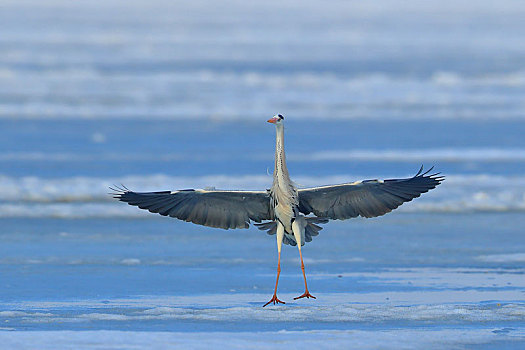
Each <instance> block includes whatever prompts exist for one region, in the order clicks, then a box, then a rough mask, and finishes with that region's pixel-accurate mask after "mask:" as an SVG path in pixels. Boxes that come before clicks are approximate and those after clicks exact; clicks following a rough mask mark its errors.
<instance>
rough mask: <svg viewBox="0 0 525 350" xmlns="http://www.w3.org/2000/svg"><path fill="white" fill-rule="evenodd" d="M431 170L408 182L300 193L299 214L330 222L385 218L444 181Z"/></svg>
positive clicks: (356, 184)
mask: <svg viewBox="0 0 525 350" xmlns="http://www.w3.org/2000/svg"><path fill="white" fill-rule="evenodd" d="M431 170H432V168H430V169H429V170H428V171H426V172H424V173H423V167H421V169H420V170H419V172H418V173H417V174H416V175H415V176H413V177H411V178H408V179H392V180H384V181H381V180H365V181H358V182H354V183H346V184H341V185H334V186H322V187H313V188H305V189H300V190H299V191H298V192H299V210H300V211H301V212H302V213H304V214H306V215H308V214H309V213H311V212H313V213H314V214H315V215H317V216H319V217H324V218H330V219H339V220H344V219H350V218H355V217H357V216H359V215H360V216H363V217H366V218H371V217H375V216H380V215H384V214H386V213H389V212H391V211H392V210H393V209H396V208H397V207H399V206H400V205H401V204H403V203H405V202H409V201H411V200H412V199H414V198H417V197H419V196H420V195H421V194H422V193H425V192H428V191H429V190H431V189H433V188H435V187H436V186H437V185H439V184H440V183H441V181H443V180H444V177H443V176H439V173H435V174H431V175H427V174H428V173H429V172H430V171H431Z"/></svg>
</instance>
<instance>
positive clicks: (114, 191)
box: [108, 184, 131, 200]
mask: <svg viewBox="0 0 525 350" xmlns="http://www.w3.org/2000/svg"><path fill="white" fill-rule="evenodd" d="M109 189H110V191H111V192H108V194H109V195H110V196H112V197H113V198H115V199H118V200H122V197H123V196H124V195H126V193H129V192H131V190H130V189H129V188H127V187H126V186H124V185H123V184H120V185H113V186H109Z"/></svg>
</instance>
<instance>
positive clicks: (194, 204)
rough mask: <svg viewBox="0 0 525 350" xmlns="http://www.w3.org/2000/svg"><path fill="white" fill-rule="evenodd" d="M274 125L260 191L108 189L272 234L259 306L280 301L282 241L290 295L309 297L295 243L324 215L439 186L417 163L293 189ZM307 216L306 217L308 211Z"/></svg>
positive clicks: (379, 205) (280, 130) (362, 209)
mask: <svg viewBox="0 0 525 350" xmlns="http://www.w3.org/2000/svg"><path fill="white" fill-rule="evenodd" d="M268 122H269V123H272V124H274V125H275V129H276V140H275V168H274V172H273V184H272V186H271V188H270V189H269V190H266V191H227V190H215V189H213V190H207V189H189V190H178V191H161V192H133V191H130V190H129V189H127V188H126V187H123V188H120V187H117V188H112V190H113V191H114V193H113V196H114V198H116V199H118V200H120V201H122V202H127V203H128V204H130V205H134V206H137V207H139V208H141V209H146V210H148V211H150V212H152V213H159V214H160V215H164V216H170V217H173V218H177V219H180V220H184V221H187V222H192V223H195V224H199V225H204V226H209V227H217V228H222V229H236V228H248V227H249V226H250V223H252V222H253V223H254V224H255V225H256V226H258V228H259V229H260V230H266V231H267V233H268V234H270V235H274V234H275V235H276V238H277V253H278V258H277V278H276V281H275V289H274V293H273V296H272V298H271V299H270V301H268V302H267V303H266V304H264V306H266V305H268V304H270V303H273V304H274V305H275V304H276V303H282V304H284V302H283V301H281V300H279V298H277V286H278V284H279V275H280V272H281V247H282V244H283V243H285V244H288V245H292V246H295V245H296V246H297V247H298V249H299V257H300V260H301V270H302V273H303V278H304V287H305V291H304V293H303V294H301V295H300V296H298V297H296V298H294V299H301V298H314V299H315V297H314V296H313V295H311V294H310V292H309V291H308V284H307V282H306V273H305V268H304V262H303V255H302V252H301V247H302V246H303V245H304V244H305V242H310V241H311V240H312V237H313V236H317V235H318V234H319V231H320V230H321V229H322V228H321V227H320V226H319V224H325V223H327V222H328V221H329V220H345V219H350V218H355V217H357V216H362V217H365V218H371V217H376V216H381V215H384V214H386V213H388V212H390V211H392V210H393V209H396V208H397V207H399V206H400V205H401V204H403V203H405V202H409V201H411V200H412V199H414V198H417V197H419V196H420V195H421V194H422V193H425V192H428V191H429V190H431V189H433V188H435V187H436V186H437V185H439V184H440V183H441V182H442V181H443V180H444V177H443V176H440V175H439V173H433V174H430V171H431V170H432V168H431V169H429V170H427V171H426V172H423V167H421V169H419V171H418V172H417V174H416V175H414V176H413V177H410V178H404V179H391V180H364V181H356V182H351V183H343V184H339V185H330V186H320V187H312V188H300V189H298V188H297V187H296V186H295V184H294V183H293V182H292V180H291V179H290V175H289V173H288V168H287V166H286V155H285V151H284V117H283V116H282V115H281V114H277V115H275V116H274V117H273V118H271V119H269V120H268ZM311 213H312V214H313V216H307V215H309V214H311Z"/></svg>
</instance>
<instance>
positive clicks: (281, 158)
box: [273, 125, 291, 182]
mask: <svg viewBox="0 0 525 350" xmlns="http://www.w3.org/2000/svg"><path fill="white" fill-rule="evenodd" d="M275 130H276V134H275V169H274V171H273V179H274V182H275V180H281V181H282V180H284V181H288V182H291V181H290V176H289V174H288V168H287V167H286V156H285V154H284V126H283V125H278V126H277V127H276V128H275Z"/></svg>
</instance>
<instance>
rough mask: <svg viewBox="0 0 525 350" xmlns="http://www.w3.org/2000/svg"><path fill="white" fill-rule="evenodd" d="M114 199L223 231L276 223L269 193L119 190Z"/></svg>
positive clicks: (116, 190) (116, 191) (117, 189)
mask: <svg viewBox="0 0 525 350" xmlns="http://www.w3.org/2000/svg"><path fill="white" fill-rule="evenodd" d="M112 190H113V191H114V193H112V194H113V197H114V198H116V199H118V200H120V201H122V202H126V203H128V204H130V205H134V206H137V207H139V208H141V209H146V210H148V211H150V212H152V213H159V214H160V215H164V216H170V217H174V218H177V219H180V220H184V221H188V222H193V223H195V224H199V225H204V226H210V227H218V228H223V229H230V228H232V229H233V228H248V227H249V225H250V221H255V222H261V221H263V220H273V215H272V211H271V210H270V197H269V194H268V192H265V191H215V190H214V191H207V190H181V191H174V192H171V191H163V192H133V191H130V190H128V189H127V188H116V189H113V188H112Z"/></svg>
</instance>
